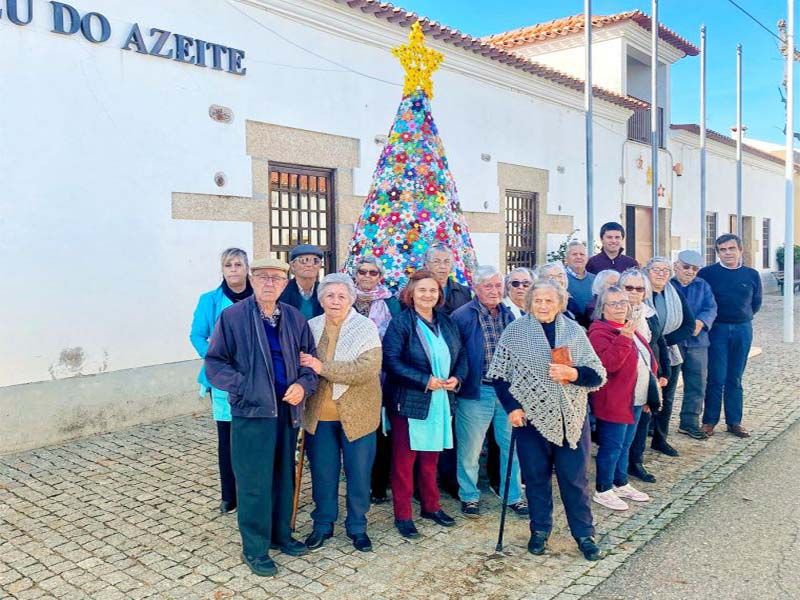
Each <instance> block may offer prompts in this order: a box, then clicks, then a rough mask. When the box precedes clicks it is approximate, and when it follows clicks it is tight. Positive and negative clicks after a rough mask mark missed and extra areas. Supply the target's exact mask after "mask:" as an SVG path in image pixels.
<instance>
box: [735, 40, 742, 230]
mask: <svg viewBox="0 0 800 600" xmlns="http://www.w3.org/2000/svg"><path fill="white" fill-rule="evenodd" d="M736 235H738V236H739V238H740V239H742V240H744V232H743V230H742V45H741V44H737V45H736Z"/></svg>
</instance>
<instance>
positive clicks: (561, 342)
mask: <svg viewBox="0 0 800 600" xmlns="http://www.w3.org/2000/svg"><path fill="white" fill-rule="evenodd" d="M568 299H569V295H568V294H567V290H566V289H564V287H563V286H561V285H560V284H559V283H557V282H555V281H549V280H542V279H540V280H538V281H537V282H536V283H534V284H533V285H532V286H531V288H530V290H529V292H528V307H529V310H528V311H527V313H528V314H527V315H525V316H524V317H522V318H520V319H516V320H515V321H513V322H512V323H511V324H510V325H509V326H508V327H506V329H505V330H504V331H503V335H502V336H501V337H500V342H499V344H498V346H497V350H496V351H495V354H494V358H493V359H492V364H491V367H490V368H489V371H488V373H487V377H490V378H492V379H493V380H494V381H493V383H494V387H495V390H496V391H497V397H498V398H499V399H500V402H501V403H502V404H503V407H504V408H505V410H506V412H507V413H508V417H509V421H510V422H511V425H512V426H513V427H514V428H515V430H514V432H515V433H514V434H515V435H516V438H517V453H518V456H519V462H520V470H521V471H522V473H523V477H524V479H525V484H526V489H525V492H526V495H527V497H528V506H530V529H531V538H530V541H529V542H528V551H529V552H530V553H531V554H536V555H539V554H543V553H544V551H545V546H546V544H547V539H548V537H549V536H550V531H551V529H552V527H553V491H552V486H551V480H552V473H553V467H554V466H555V471H556V477H557V478H558V487H559V490H560V491H561V499H562V501H563V503H564V509H565V511H566V513H567V521H568V523H569V528H570V532H571V533H572V536H573V537H574V538H575V541H576V542H577V543H578V548H579V549H580V551H581V552H582V553H583V556H584V557H585V558H586V559H587V560H599V559H600V558H602V556H603V554H602V552H601V551H600V548H598V546H597V544H596V543H595V541H594V527H593V525H592V509H591V500H590V497H589V491H588V486H589V482H588V479H587V476H586V469H587V466H588V461H589V455H590V440H589V426H588V421H587V419H586V407H587V396H588V393H589V392H591V391H594V390H597V389H599V388H600V387H601V386H602V385H603V384H604V383H605V380H606V370H605V368H603V365H602V363H601V362H600V359H599V358H598V357H597V354H595V352H594V350H593V349H592V346H591V345H590V344H589V340H588V339H587V337H586V333H584V331H583V328H581V326H580V325H578V324H577V323H576V322H575V321H572V320H571V319H567V318H565V317H564V316H563V314H562V313H563V311H564V310H565V309H566V307H567V301H568ZM554 350H555V352H554Z"/></svg>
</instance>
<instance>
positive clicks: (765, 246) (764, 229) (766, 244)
mask: <svg viewBox="0 0 800 600" xmlns="http://www.w3.org/2000/svg"><path fill="white" fill-rule="evenodd" d="M770 225H771V224H770V220H769V219H762V220H761V268H762V269H769V264H770V261H769V258H770V256H769V248H770V243H771V241H772V240H771V239H770V238H771V236H770Z"/></svg>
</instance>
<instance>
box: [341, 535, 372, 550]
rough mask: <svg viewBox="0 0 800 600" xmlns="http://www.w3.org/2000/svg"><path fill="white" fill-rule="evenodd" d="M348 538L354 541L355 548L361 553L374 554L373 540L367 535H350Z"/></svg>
mask: <svg viewBox="0 0 800 600" xmlns="http://www.w3.org/2000/svg"><path fill="white" fill-rule="evenodd" d="M347 537H349V538H350V539H351V540H353V548H355V549H356V550H358V551H359V552H372V540H370V539H369V536H368V535H367V534H366V533H353V534H349V533H348V534H347Z"/></svg>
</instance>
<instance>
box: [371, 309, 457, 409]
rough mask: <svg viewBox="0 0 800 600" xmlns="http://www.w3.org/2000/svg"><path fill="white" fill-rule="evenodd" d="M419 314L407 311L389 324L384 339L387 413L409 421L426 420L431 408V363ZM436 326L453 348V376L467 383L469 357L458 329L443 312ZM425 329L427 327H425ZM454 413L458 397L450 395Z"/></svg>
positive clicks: (451, 368)
mask: <svg viewBox="0 0 800 600" xmlns="http://www.w3.org/2000/svg"><path fill="white" fill-rule="evenodd" d="M417 318H418V317H417V313H416V311H414V309H412V308H406V309H405V310H404V311H403V312H401V313H400V314H399V315H397V316H396V317H394V318H393V319H392V320H391V322H390V323H389V328H388V329H387V330H386V335H385V336H384V337H383V370H384V372H385V373H386V383H385V385H384V400H385V403H386V407H387V409H388V410H389V411H390V412H391V413H394V414H399V415H401V416H404V417H408V418H409V419H425V418H426V417H427V416H428V409H429V408H430V404H431V392H430V390H428V389H426V388H427V387H428V381H429V379H430V377H431V371H432V369H431V363H430V360H429V359H428V354H427V352H426V350H425V347H424V346H423V345H422V342H421V341H420V339H419V336H418V335H417V331H416V328H417ZM436 324H437V325H438V326H439V330H440V331H441V334H442V335H443V336H444V339H445V341H446V342H447V346H448V348H450V376H451V377H456V378H457V379H458V380H459V382H463V381H464V378H465V377H466V375H467V353H466V349H465V348H464V345H463V344H462V342H461V335H460V334H459V332H458V327H456V324H455V323H453V321H452V320H451V319H450V317H448V316H447V315H446V314H444V312H442V311H441V310H437V311H436ZM421 326H422V327H427V325H425V324H424V323H421ZM447 395H448V397H449V399H450V412H451V413H452V414H455V410H456V396H455V393H454V392H448V393H447Z"/></svg>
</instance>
